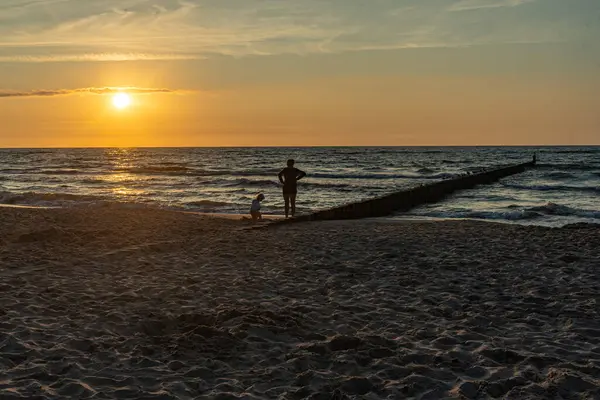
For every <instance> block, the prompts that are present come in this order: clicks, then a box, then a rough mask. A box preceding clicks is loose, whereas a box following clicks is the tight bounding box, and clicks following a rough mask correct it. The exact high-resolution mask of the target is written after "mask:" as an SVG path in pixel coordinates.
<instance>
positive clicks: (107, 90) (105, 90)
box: [0, 87, 181, 97]
mask: <svg viewBox="0 0 600 400" xmlns="http://www.w3.org/2000/svg"><path fill="white" fill-rule="evenodd" d="M118 92H127V93H131V94H151V93H178V92H181V91H180V90H174V89H166V88H138V87H118V88H116V87H114V88H113V87H100V88H96V87H89V88H77V89H49V90H46V89H39V90H31V91H15V90H0V97H54V96H69V95H73V94H100V95H102V94H113V93H118Z"/></svg>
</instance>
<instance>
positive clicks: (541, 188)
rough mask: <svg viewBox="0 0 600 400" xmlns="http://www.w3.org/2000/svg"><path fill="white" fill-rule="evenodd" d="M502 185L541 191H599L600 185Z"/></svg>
mask: <svg viewBox="0 0 600 400" xmlns="http://www.w3.org/2000/svg"><path fill="white" fill-rule="evenodd" d="M502 185H503V186H504V187H507V188H511V189H519V190H533V191H543V192H588V193H600V187H593V186H564V185H519V184H513V183H502Z"/></svg>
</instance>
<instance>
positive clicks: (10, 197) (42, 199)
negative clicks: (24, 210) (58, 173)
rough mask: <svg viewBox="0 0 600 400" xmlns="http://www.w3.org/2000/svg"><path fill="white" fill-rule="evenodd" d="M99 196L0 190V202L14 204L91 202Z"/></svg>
mask: <svg viewBox="0 0 600 400" xmlns="http://www.w3.org/2000/svg"><path fill="white" fill-rule="evenodd" d="M98 200H101V198H99V197H97V196H89V195H76V194H69V193H39V192H26V193H13V192H6V191H4V192H0V204H15V205H19V204H20V205H55V204H57V203H64V202H68V203H73V202H91V201H98Z"/></svg>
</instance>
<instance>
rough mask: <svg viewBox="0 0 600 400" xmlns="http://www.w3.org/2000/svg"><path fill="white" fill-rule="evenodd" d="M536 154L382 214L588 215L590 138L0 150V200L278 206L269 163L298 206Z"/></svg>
mask: <svg viewBox="0 0 600 400" xmlns="http://www.w3.org/2000/svg"><path fill="white" fill-rule="evenodd" d="M534 153H537V158H538V165H537V167H536V168H534V169H530V170H528V171H526V172H525V173H521V174H517V175H513V176H510V177H508V178H504V179H502V180H500V181H499V182H497V183H495V184H491V185H484V186H479V187H476V188H474V189H470V190H465V191H462V192H458V193H456V194H454V195H452V196H450V197H448V198H447V199H445V200H444V201H441V202H439V203H436V204H430V205H426V206H421V207H418V208H416V209H414V210H411V211H410V212H408V213H399V214H396V215H394V216H392V218H397V219H405V218H410V219H414V218H418V219H476V220H486V221H496V222H506V223H514V224H528V225H531V224H533V225H544V226H563V225H566V224H572V223H581V222H583V223H599V222H600V201H599V200H600V147H302V148H288V147H286V148H282V147H280V148H275V147H266V148H105V149H100V148H90V149H0V204H9V205H25V206H44V207H96V206H122V207H159V208H167V209H174V210H185V211H198V212H208V213H236V214H246V213H248V210H249V207H250V203H251V201H252V199H253V198H254V197H255V196H256V195H257V194H258V193H263V194H264V195H265V197H266V199H265V201H264V202H263V203H262V208H263V211H264V212H265V213H267V214H282V212H283V199H282V196H281V187H280V184H279V182H278V180H277V173H278V172H279V171H280V170H281V168H283V167H284V166H285V163H286V160H287V159H289V158H293V159H295V160H296V166H297V167H298V168H299V169H301V170H303V171H305V172H306V173H307V177H306V178H305V179H304V180H302V181H300V182H299V193H298V199H297V211H298V213H309V212H312V211H316V210H322V209H327V208H330V207H334V206H339V205H343V204H346V203H350V202H355V201H359V200H364V199H368V198H371V197H376V196H381V195H384V194H388V193H391V192H394V191H398V190H401V189H406V188H410V187H414V186H418V185H422V184H426V183H430V182H435V181H438V180H443V179H449V178H452V177H456V176H459V175H462V174H467V173H469V172H471V173H473V172H477V171H480V170H482V169H490V168H495V167H501V166H506V165H510V164H515V163H521V162H525V161H529V160H531V159H532V156H533V154H534Z"/></svg>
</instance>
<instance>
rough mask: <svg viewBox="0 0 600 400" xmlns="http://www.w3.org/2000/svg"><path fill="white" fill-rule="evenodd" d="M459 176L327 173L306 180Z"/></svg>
mask: <svg viewBox="0 0 600 400" xmlns="http://www.w3.org/2000/svg"><path fill="white" fill-rule="evenodd" d="M459 175H460V174H453V173H449V172H440V173H437V174H432V175H419V174H417V173H407V174H328V173H318V172H317V173H314V174H310V175H308V176H307V178H324V179H357V180H358V179H373V180H379V179H451V178H456V177H457V176H459Z"/></svg>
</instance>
